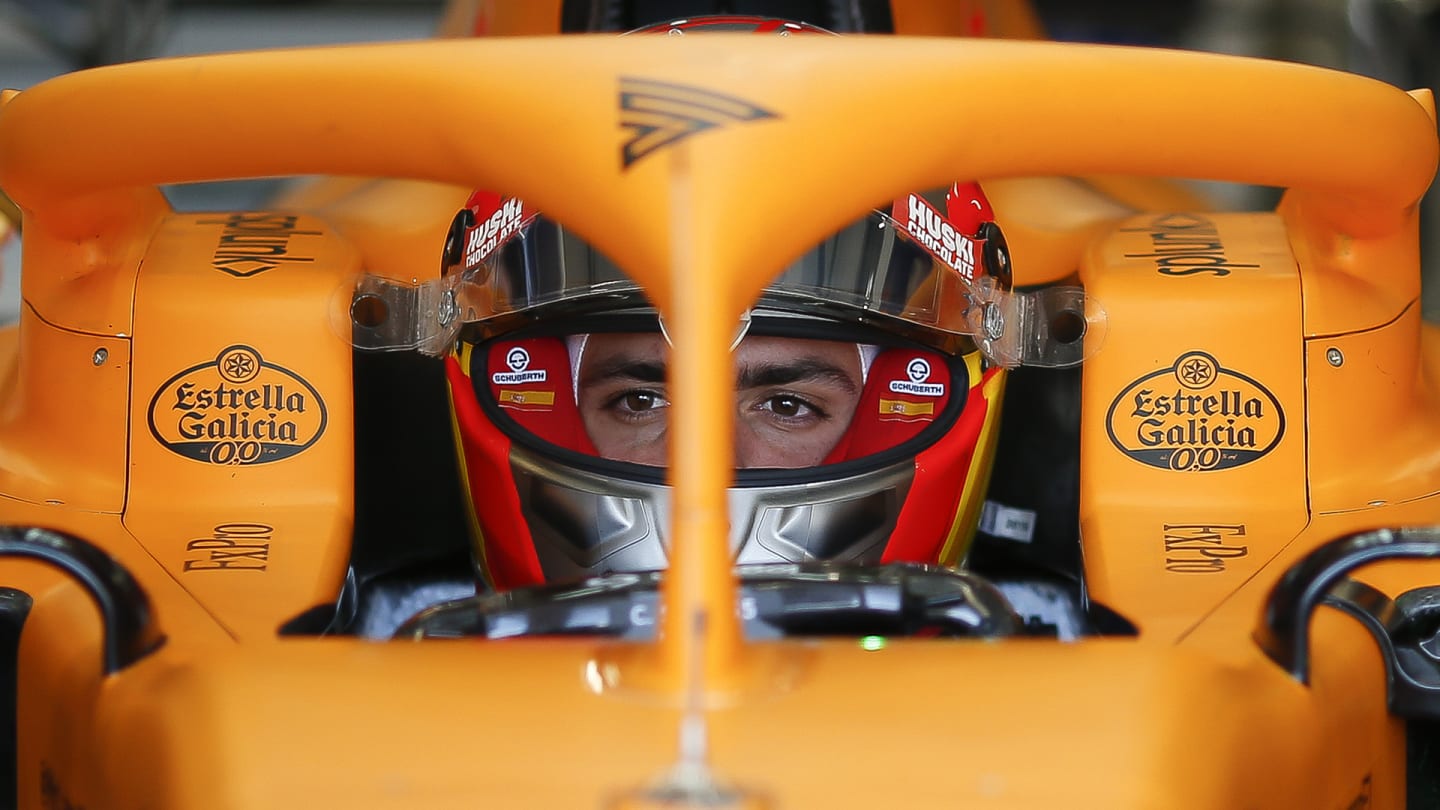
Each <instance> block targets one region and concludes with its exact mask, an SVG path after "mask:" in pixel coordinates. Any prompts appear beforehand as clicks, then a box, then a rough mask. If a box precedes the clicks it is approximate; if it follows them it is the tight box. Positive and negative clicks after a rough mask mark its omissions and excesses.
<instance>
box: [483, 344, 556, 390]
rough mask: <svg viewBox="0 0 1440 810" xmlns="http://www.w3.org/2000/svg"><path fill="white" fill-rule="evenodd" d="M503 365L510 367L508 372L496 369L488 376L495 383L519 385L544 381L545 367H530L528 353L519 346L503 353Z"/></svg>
mask: <svg viewBox="0 0 1440 810" xmlns="http://www.w3.org/2000/svg"><path fill="white" fill-rule="evenodd" d="M505 365H506V366H509V367H510V370H509V371H508V372H505V371H497V372H496V373H494V374H492V375H491V376H490V379H491V380H492V381H493V382H494V383H495V384H496V385H520V384H521V383H532V382H545V369H543V368H537V369H533V370H532V369H531V368H530V353H529V352H527V351H525V350H524V349H523V348H521V347H519V346H515V347H513V348H511V349H510V351H508V352H506V354H505Z"/></svg>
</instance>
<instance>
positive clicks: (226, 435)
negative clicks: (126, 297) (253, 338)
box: [149, 345, 325, 464]
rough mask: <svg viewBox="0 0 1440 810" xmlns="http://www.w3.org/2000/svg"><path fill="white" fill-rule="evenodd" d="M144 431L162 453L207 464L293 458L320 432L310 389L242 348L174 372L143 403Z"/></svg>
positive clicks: (319, 404)
mask: <svg viewBox="0 0 1440 810" xmlns="http://www.w3.org/2000/svg"><path fill="white" fill-rule="evenodd" d="M149 421H150V432H151V434H153V435H154V436H155V439H156V441H158V442H160V443H161V444H163V445H164V446H165V447H166V448H167V449H169V450H170V451H172V452H174V453H176V454H178V455H181V456H184V457H186V458H191V459H194V460H196V461H203V462H207V463H210V464H265V463H268V462H271V461H280V460H282V459H287V458H290V457H292V456H296V455H299V454H300V453H302V452H304V451H305V449H306V448H308V447H309V446H310V445H312V444H314V443H315V441H316V440H317V439H319V438H320V435H321V434H323V433H324V432H325V403H324V402H323V401H322V400H321V399H320V393H319V392H318V391H316V390H315V388H314V386H312V385H310V383H308V382H306V381H305V380H304V379H302V378H300V377H299V376H297V375H296V374H295V373H294V372H292V371H290V370H288V369H284V368H281V367H280V366H276V365H271V364H269V363H266V362H265V361H264V360H262V359H261V357H260V353H259V352H257V351H255V350H254V349H252V348H250V347H249V346H239V345H237V346H230V347H229V348H226V349H224V350H223V351H221V352H220V354H218V355H216V357H215V359H214V360H213V361H211V362H208V363H202V364H200V365H198V366H191V367H190V368H187V369H185V370H184V371H182V372H180V373H179V374H176V375H175V376H174V377H171V378H170V379H169V380H167V381H166V382H165V384H164V385H162V386H161V387H160V390H159V391H156V392H155V397H154V398H153V399H151V400H150V412H149Z"/></svg>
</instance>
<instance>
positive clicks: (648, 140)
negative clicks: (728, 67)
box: [620, 77, 778, 169]
mask: <svg viewBox="0 0 1440 810" xmlns="http://www.w3.org/2000/svg"><path fill="white" fill-rule="evenodd" d="M777 117H778V116H777V115H776V114H775V113H772V112H770V111H769V110H766V109H762V108H760V107H757V106H755V105H754V104H751V103H750V102H748V101H745V100H744V99H738V98H735V97H734V96H727V95H724V94H722V93H716V92H712V91H710V90H704V89H701V88H699V87H691V86H689V85H684V84H673V83H671V82H657V81H653V80H651V79H636V78H627V77H621V79H620V127H621V128H622V129H628V130H630V132H631V135H630V139H629V140H627V141H626V142H625V144H624V145H623V146H622V147H621V148H620V161H621V165H622V166H624V167H625V168H627V169H628V168H630V164H632V163H634V162H635V161H637V160H639V159H640V158H643V157H645V156H646V155H648V154H650V153H651V152H654V151H655V150H657V149H662V148H664V147H666V146H670V145H671V144H674V143H677V142H679V141H682V140H684V139H685V138H688V137H690V136H691V135H694V134H695V133H697V132H703V131H705V130H707V129H715V128H717V127H721V126H724V125H726V124H731V123H736V122H743V121H757V120H760V119H764V118H777Z"/></svg>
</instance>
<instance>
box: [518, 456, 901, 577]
mask: <svg viewBox="0 0 1440 810" xmlns="http://www.w3.org/2000/svg"><path fill="white" fill-rule="evenodd" d="M510 461H511V470H512V473H513V475H514V478H515V485H516V488H517V491H518V493H519V496H520V504H519V506H520V509H521V511H522V512H524V513H525V514H528V515H530V519H529V521H528V522H529V527H530V533H531V539H532V540H533V542H534V546H535V560H536V563H537V565H538V566H539V569H540V574H541V576H542V577H543V579H544V581H546V582H568V581H573V580H578V579H583V578H585V577H589V576H594V575H598V574H604V573H608V572H612V571H656V570H661V569H663V568H665V567H666V565H667V563H668V559H669V554H668V549H669V543H668V538H667V537H666V532H667V529H668V527H669V526H670V519H671V511H672V510H671V497H670V496H671V490H670V488H669V487H667V486H665V485H663V484H656V483H651V482H648V481H643V480H634V479H624V478H620V477H617V476H613V475H604V474H601V473H598V472H596V471H593V470H578V469H574V468H569V467H558V466H556V465H555V464H554V463H553V462H552V460H551V459H550V458H548V457H547V456H546V455H545V454H543V453H536V452H533V451H530V450H527V449H524V448H514V449H512V452H511V457H510ZM914 477H915V469H914V465H913V464H910V463H904V462H901V463H896V464H891V465H889V466H888V467H886V468H883V469H881V470H877V471H874V472H870V473H863V474H856V475H851V476H849V477H846V478H841V479H836V480H824V481H818V482H814V483H797V484H790V485H784V484H777V485H773V486H751V487H737V488H732V489H731V490H730V491H729V499H728V502H729V510H730V514H731V515H733V516H735V517H736V518H737V520H736V521H735V522H734V523H732V524H731V531H730V549H731V552H732V555H733V557H734V559H735V562H736V563H737V564H740V565H747V564H757V563H778V562H812V561H819V560H824V561H831V562H840V563H852V564H856V565H874V564H878V563H879V562H880V561H881V559H882V556H883V553H884V550H885V546H886V543H887V542H888V540H889V538H890V535H891V534H892V533H893V532H894V530H895V520H896V517H897V516H898V514H899V512H900V507H901V505H902V504H904V502H905V498H906V495H907V494H908V493H909V490H910V485H911V483H912V481H913V480H914Z"/></svg>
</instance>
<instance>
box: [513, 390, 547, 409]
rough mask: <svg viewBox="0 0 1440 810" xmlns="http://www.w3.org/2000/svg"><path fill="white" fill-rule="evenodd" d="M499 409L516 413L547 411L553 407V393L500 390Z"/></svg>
mask: <svg viewBox="0 0 1440 810" xmlns="http://www.w3.org/2000/svg"><path fill="white" fill-rule="evenodd" d="M499 399H500V407H502V408H514V409H515V410H517V411H548V410H550V409H551V408H552V407H554V406H555V392H554V391H514V390H510V389H507V388H502V389H500V397H499Z"/></svg>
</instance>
